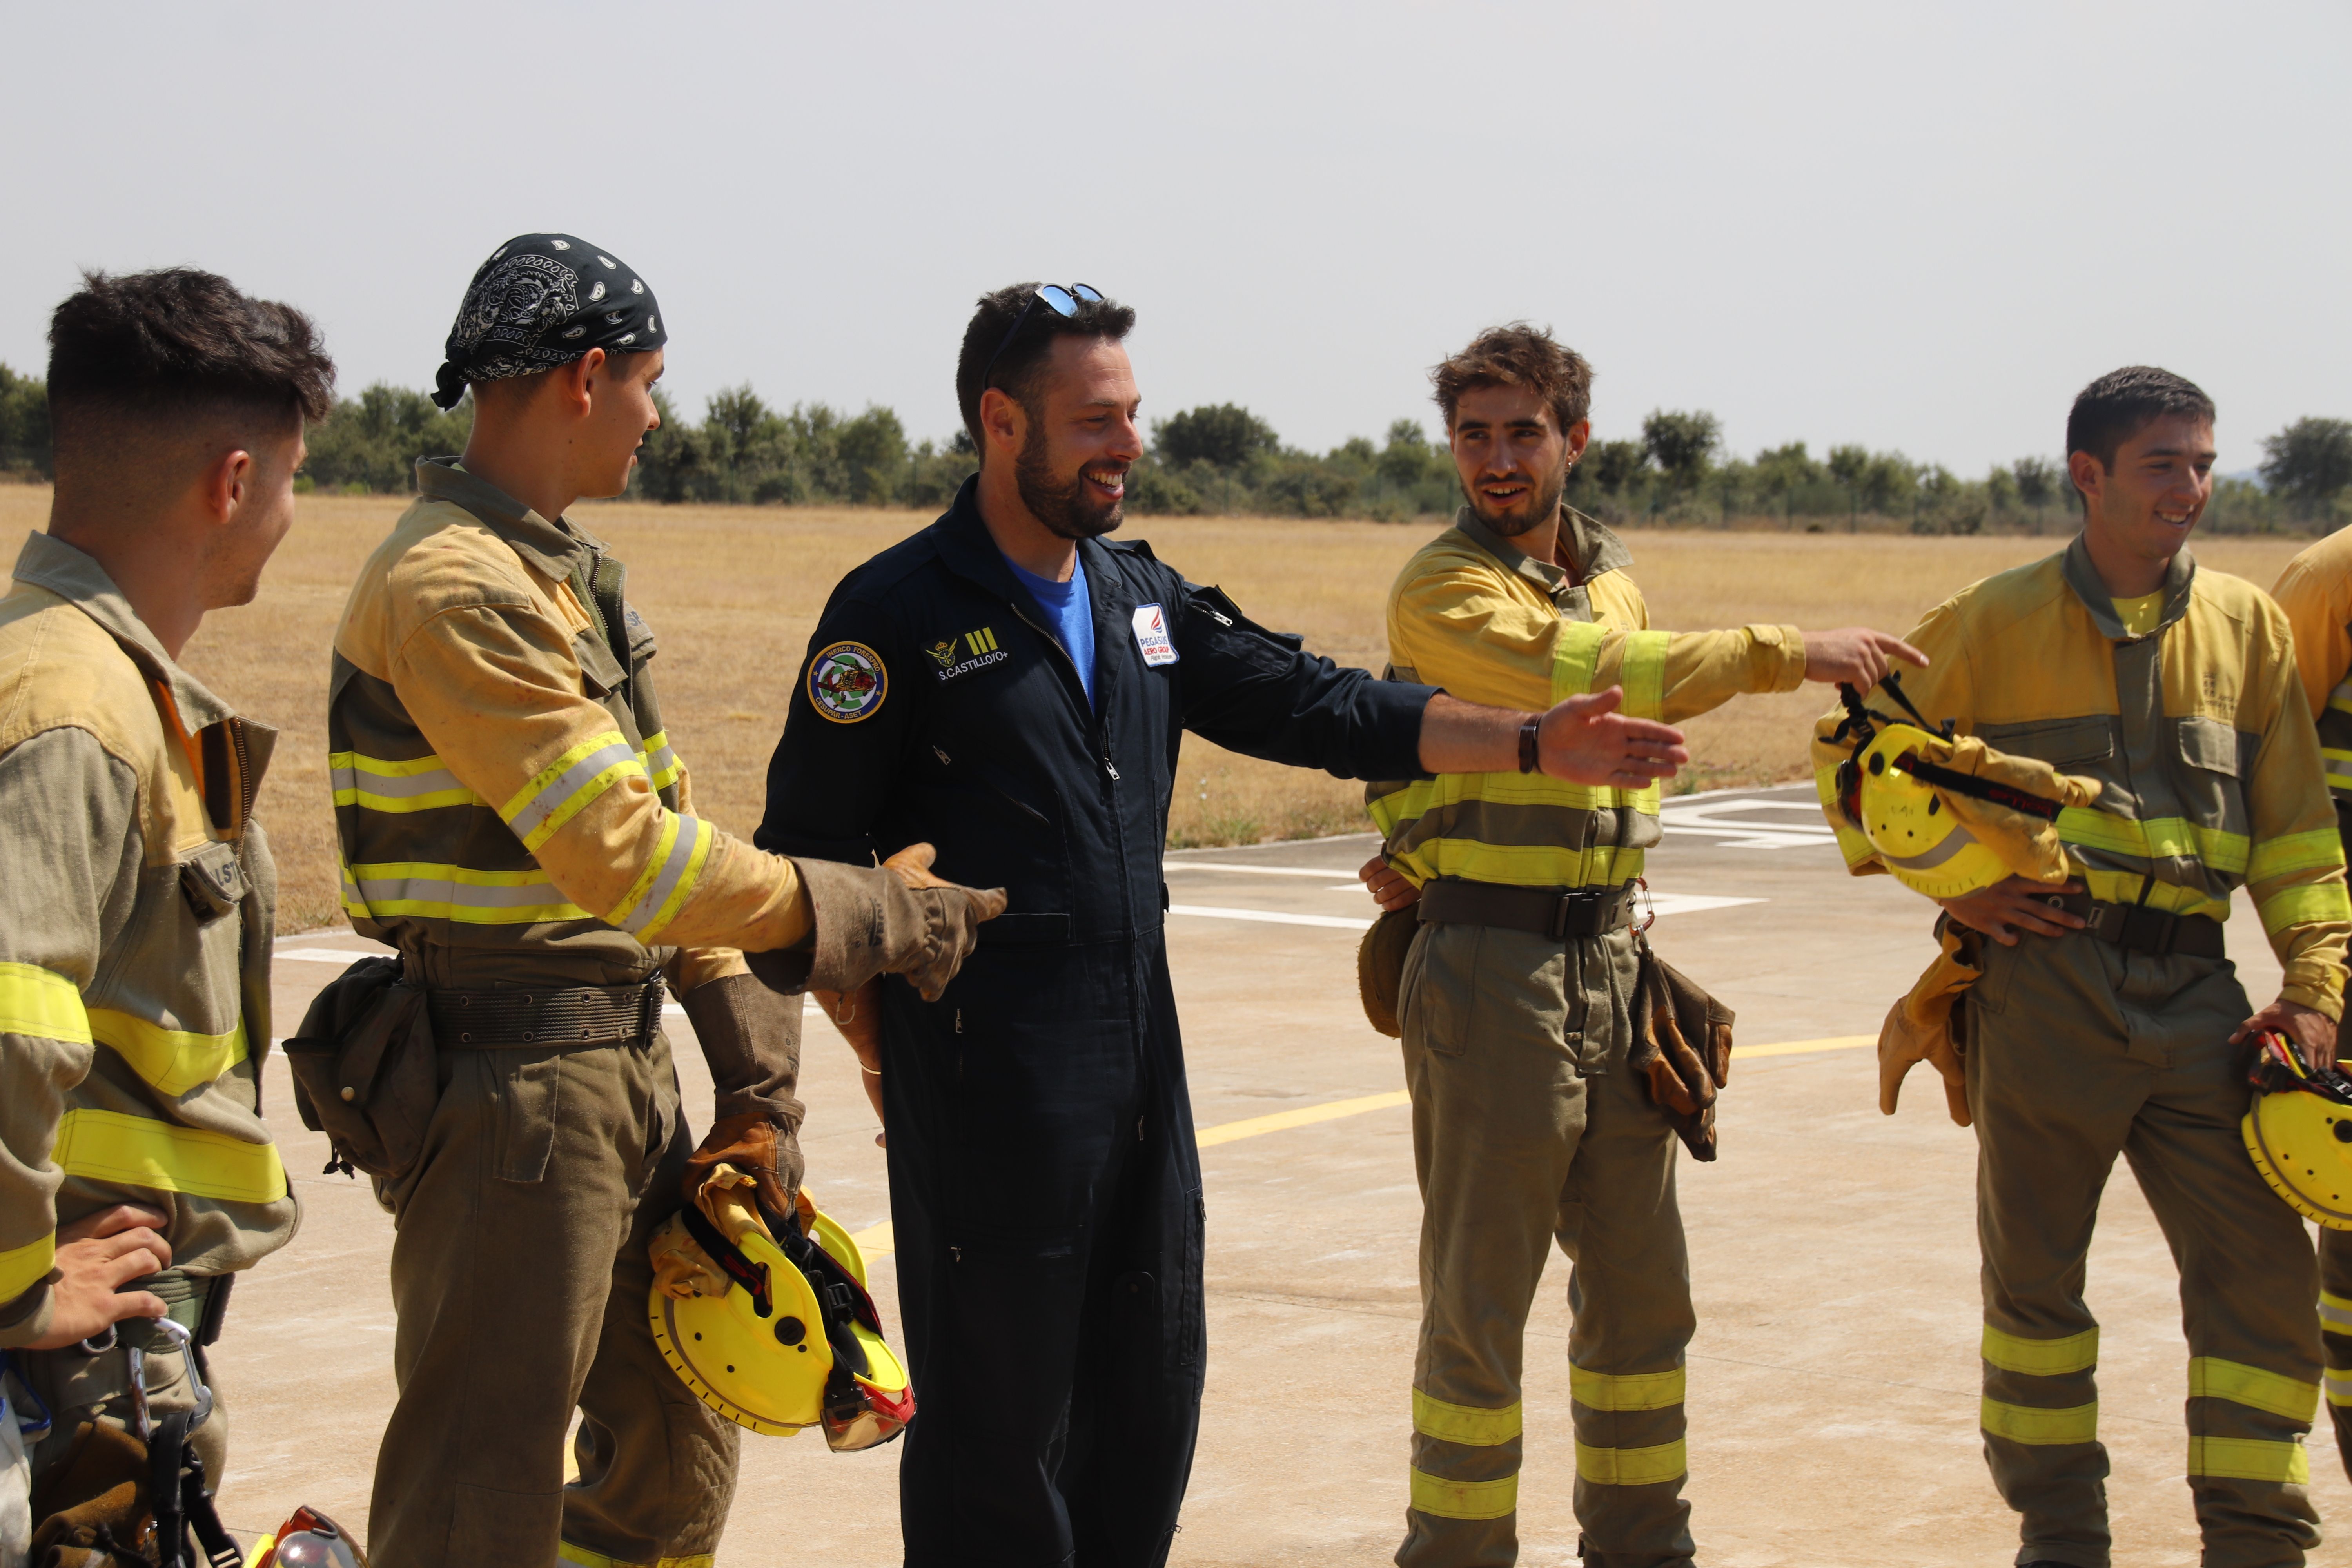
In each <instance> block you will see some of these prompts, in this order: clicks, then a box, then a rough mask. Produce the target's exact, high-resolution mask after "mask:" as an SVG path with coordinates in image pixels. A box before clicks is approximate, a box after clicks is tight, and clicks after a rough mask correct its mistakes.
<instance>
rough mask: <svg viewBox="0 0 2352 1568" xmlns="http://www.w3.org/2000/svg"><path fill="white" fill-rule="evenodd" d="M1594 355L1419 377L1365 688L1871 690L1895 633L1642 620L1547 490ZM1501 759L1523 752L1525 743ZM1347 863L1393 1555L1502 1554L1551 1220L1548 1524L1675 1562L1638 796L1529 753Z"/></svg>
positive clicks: (1545, 346) (1631, 1561)
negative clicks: (1429, 523) (1570, 1415)
mask: <svg viewBox="0 0 2352 1568" xmlns="http://www.w3.org/2000/svg"><path fill="white" fill-rule="evenodd" d="M1436 383H1437V393H1438V402H1439V405H1440V406H1441V407H1442V408H1443V409H1444V414H1445V417H1446V427H1447V431H1448V434H1449V436H1450V437H1451V439H1452V443H1453V448H1454V457H1455V460H1456V463H1457V466H1458V467H1459V468H1460V471H1461V475H1462V482H1463V488H1464V490H1465V494H1466V495H1467V497H1468V499H1469V505H1468V507H1467V508H1466V509H1465V510H1464V511H1463V512H1462V514H1461V515H1460V517H1459V518H1458V519H1457V520H1456V522H1455V525H1454V527H1453V528H1452V529H1449V530H1448V531H1445V532H1444V533H1443V534H1441V535H1439V536H1438V538H1437V539H1436V540H1435V541H1433V542H1431V543H1430V544H1429V545H1427V546H1426V547H1424V548H1423V550H1422V551H1421V552H1419V553H1418V554H1416V555H1415V556H1414V557H1413V558H1412V561H1411V562H1410V563H1407V565H1406V567H1405V569H1404V571H1403V572H1402V574H1400V575H1399V576H1398V578H1397V582H1396V585H1395V587H1394V588H1393V589H1392V590H1391V595H1390V599H1389V607H1388V628H1389V650H1390V651H1389V658H1390V664H1391V671H1390V673H1391V677H1392V678H1393V679H1401V680H1417V681H1422V682H1425V683H1428V684H1431V685H1434V686H1440V687H1443V688H1444V689H1446V690H1447V691H1449V692H1451V693H1452V694H1454V696H1456V697H1460V698H1463V699H1465V700H1469V701H1474V702H1486V703H1494V704H1498V705H1501V706H1504V707H1511V708H1518V709H1523V710H1524V709H1535V710H1541V709H1544V708H1546V707H1549V705H1551V704H1552V703H1554V702H1556V701H1559V700H1561V699H1562V698H1565V697H1568V696H1571V695H1575V694H1578V693H1582V692H1590V691H1602V690H1606V689H1609V688H1611V687H1620V688H1622V690H1623V694H1624V699H1623V700H1624V704H1625V710H1626V711H1627V712H1628V713H1629V714H1632V715H1633V716H1636V717H1642V718H1649V719H1662V720H1664V721H1669V722H1672V721H1677V720H1680V719H1683V718H1686V717H1689V716H1690V715H1693V714H1697V713H1704V712H1706V710H1709V709H1711V708H1715V707H1717V706H1719V705H1720V704H1722V703H1723V702H1725V701H1727V700H1729V699H1731V698H1732V697H1734V696H1737V695H1738V694H1739V693H1742V692H1749V691H1788V690H1793V689H1796V687H1797V686H1799V685H1800V684H1801V682H1802V681H1803V680H1804V679H1806V678H1807V677H1808V676H1809V675H1811V677H1812V678H1813V679H1852V678H1854V677H1855V676H1857V675H1858V676H1861V677H1864V678H1866V679H1872V680H1875V679H1877V678H1878V675H1879V673H1881V672H1882V671H1884V670H1885V668H1886V662H1885V661H1886V658H1887V657H1888V655H1889V653H1890V652H1896V653H1899V652H1901V651H1903V650H1902V647H1901V645H1900V644H1898V643H1896V642H1895V639H1893V638H1891V637H1880V636H1879V635H1878V634H1876V633H1871V632H1860V631H1849V632H1833V633H1828V634H1822V635H1821V636H1820V637H1815V638H1808V637H1805V636H1803V635H1801V634H1800V633H1799V632H1798V631H1797V629H1796V628H1795V627H1793V626H1748V627H1745V628H1743V629H1740V630H1737V631H1721V632H1704V633H1696V634H1689V635H1685V634H1677V633H1670V632H1658V631H1651V630H1649V629H1648V627H1649V612H1648V608H1647V606H1646V605H1644V604H1643V598H1642V594H1641V590H1640V589H1639V588H1638V587H1636V586H1635V585H1634V584H1633V579H1632V578H1631V577H1630V576H1628V575H1627V574H1626V573H1625V570H1624V568H1625V567H1626V566H1627V565H1628V564H1629V563H1630V557H1629V556H1628V555H1627V553H1626V552H1625V549H1624V547H1623V545H1622V544H1621V543H1620V542H1618V540H1617V539H1616V537H1615V536H1614V535H1612V533H1611V532H1610V531H1608V530H1607V529H1605V528H1603V527H1601V525H1600V524H1599V523H1596V522H1594V521H1591V519H1589V518H1586V517H1583V516H1581V515H1580V514H1579V513H1577V512H1575V511H1573V510H1570V509H1568V508H1566V507H1564V506H1562V505H1561V504H1560V492H1561V489H1562V486H1563V484H1564V482H1565V479H1566V477H1567V471H1568V468H1569V466H1570V463H1572V462H1573V461H1574V459H1575V458H1576V456H1577V455H1578V454H1579V453H1580V451H1581V450H1582V448H1583V446H1584V443H1585V438H1586V437H1587V435H1588V434H1589V430H1590V426H1589V425H1588V424H1587V422H1586V418H1585V415H1586V409H1587V407H1588V405H1589V402H1590V389H1591V370H1590V368H1589V367H1588V366H1587V365H1586V364H1585V363H1584V361H1583V360H1582V359H1581V358H1580V356H1578V355H1576V354H1575V353H1571V352H1570V351H1569V350H1568V349H1566V348H1564V347H1562V346H1561V345H1560V344H1559V343H1557V342H1554V341H1553V340H1552V338H1551V337H1550V335H1549V333H1545V332H1540V331H1533V330H1530V329H1528V328H1524V327H1509V328H1501V329H1496V330H1495V331H1488V332H1486V333H1485V334H1483V335H1482V336H1481V337H1479V338H1478V339H1477V340H1476V341H1475V342H1473V343H1472V344H1471V345H1470V346H1469V347H1468V348H1467V349H1465V351H1464V352H1463V353H1460V354H1457V355H1455V356H1454V358H1453V359H1451V360H1449V361H1447V362H1446V363H1444V364H1443V365H1441V366H1439V367H1438V371H1437V373H1436ZM1523 760H1524V759H1523ZM1367 800H1368V802H1369V804H1370V810H1371V815H1372V819H1373V821H1374V822H1375V823H1376V824H1378V826H1379V827H1380V829H1381V834H1382V837H1383V840H1384V842H1383V845H1382V858H1381V861H1380V862H1375V863H1374V865H1372V866H1368V867H1367V868H1365V871H1366V878H1367V880H1368V881H1370V882H1371V884H1372V890H1373V892H1374V894H1375V896H1376V897H1378V898H1380V899H1381V902H1382V903H1383V904H1384V905H1385V906H1387V907H1391V908H1396V907H1402V905H1403V904H1404V903H1406V902H1408V901H1411V900H1412V898H1413V891H1412V889H1415V888H1417V889H1419V894H1418V898H1419V910H1420V921H1421V925H1420V930H1419V932H1418V934H1417V935H1416V937H1415V938H1414V941H1413V943H1412V949H1411V951H1410V952H1409V953H1408V955H1407V957H1406V960H1405V967H1404V972H1403V977H1402V986H1401V989H1400V1001H1401V1004H1402V1005H1401V1009H1400V1013H1399V1018H1400V1021H1401V1023H1402V1027H1403V1049H1404V1062H1405V1078H1406V1083H1407V1086H1408V1088H1409V1089H1410V1090H1411V1093H1412V1112H1413V1115H1412V1126H1413V1154H1414V1161H1415V1165H1416V1170H1417V1173H1418V1175H1419V1178H1420V1183H1421V1189H1422V1198H1423V1219H1422V1233H1421V1286H1422V1302H1423V1308H1422V1326H1421V1340H1420V1347H1419V1350H1418V1352H1417V1353H1416V1356H1415V1358H1414V1364H1413V1385H1412V1425H1413V1440H1412V1478H1411V1483H1412V1485H1411V1497H1412V1502H1411V1509H1410V1511H1409V1512H1408V1513H1407V1515H1406V1535H1405V1539H1404V1542H1403V1544H1402V1546H1400V1547H1399V1548H1398V1551H1397V1554H1396V1561H1397V1562H1398V1563H1399V1564H1401V1565H1402V1568H1485V1565H1488V1564H1495V1565H1502V1564H1507V1563H1513V1562H1515V1561H1516V1560H1517V1550H1518V1548H1517V1517H1516V1509H1517V1494H1518V1469H1519V1447H1520V1445H1519V1434H1520V1417H1519V1383H1520V1366H1521V1348H1522V1336H1523V1334H1524V1331H1525V1329H1526V1324H1527V1315H1528V1308H1529V1306H1530V1304H1531V1303H1532V1302H1533V1300H1534V1298H1535V1290H1536V1286H1537V1282H1538V1279H1539V1277H1540V1276H1541V1274H1542V1272H1543V1267H1544V1263H1545V1260H1546V1258H1547V1256H1548V1255H1549V1251H1550V1248H1551V1246H1552V1243H1553V1241H1554V1240H1555V1239H1557V1240H1558V1242H1559V1247H1560V1248H1561V1250H1562V1251H1563V1252H1565V1253H1566V1254H1567V1255H1568V1257H1569V1258H1570V1262H1571V1264H1572V1265H1573V1271H1572V1272H1571V1274H1570V1281H1569V1301H1570V1308H1571V1310H1573V1311H1574V1313H1575V1327H1574V1330H1573V1331H1572V1333H1571V1336H1570V1342H1569V1361H1570V1365H1571V1368H1572V1371H1571V1380H1572V1386H1573V1389H1574V1401H1575V1421H1576V1433H1577V1444H1576V1456H1577V1460H1576V1468H1577V1479H1576V1494H1575V1495H1576V1514H1577V1518H1578V1520H1579V1521H1580V1523H1581V1525H1582V1527H1583V1531H1584V1553H1585V1556H1584V1561H1585V1562H1586V1563H1587V1564H1588V1565H1590V1568H1603V1565H1606V1568H1675V1565H1680V1564H1686V1563H1689V1562H1690V1560H1691V1553H1692V1552H1693V1550H1694V1548H1693V1544H1692V1538H1691V1533H1690V1529H1689V1524H1688V1518H1689V1512H1690V1509H1689V1505H1688V1504H1687V1503H1685V1501H1684V1500H1682V1486H1683V1478H1684V1471H1685V1461H1684V1447H1683V1430H1684V1426H1683V1353H1684V1347H1685V1345H1686V1344H1687V1343H1688V1342H1689V1340H1690V1336H1691V1331H1692V1329H1693V1327H1694V1317H1693V1313H1692V1308H1691V1298H1690V1270H1689V1264H1688V1259H1687V1257H1686V1254H1685V1247H1684V1239H1683V1229H1682V1222H1681V1217H1680V1215H1679V1212H1678V1211H1677V1209H1676V1206H1675V1160H1676V1152H1675V1151H1676V1140H1675V1131H1674V1127H1673V1125H1672V1123H1671V1122H1670V1121H1668V1119H1667V1117H1666V1115H1665V1114H1664V1112H1662V1111H1661V1110H1659V1109H1658V1108H1657V1107H1656V1106H1655V1105H1654V1104H1652V1103H1651V1102H1650V1100H1649V1098H1648V1094H1647V1091H1646V1089H1645V1088H1644V1087H1643V1082H1642V1080H1641V1079H1640V1078H1639V1076H1638V1075H1637V1074H1635V1073H1633V1072H1631V1071H1628V1070H1627V1068H1626V1052H1627V1047H1628V1044H1629V1039H1630V1035H1631V1027H1632V1025H1631V1020H1630V1018H1629V1016H1628V1012H1627V1002H1628V998H1629V996H1630V994H1631V993H1632V990H1633V980H1634V970H1635V953H1634V946H1633V931H1632V928H1631V923H1630V922H1631V918H1632V913H1633V911H1632V907H1631V906H1632V900H1631V899H1630V896H1629V895H1630V893H1631V890H1632V883H1633V879H1634V878H1635V877H1637V876H1639V875H1640V874H1641V870H1642V857H1643V851H1644V850H1645V849H1646V848H1647V847H1649V846H1651V845H1654V844H1655V843H1656V842H1657V841H1658V837H1659V827H1658V797H1657V790H1656V786H1655V785H1651V786H1649V787H1648V788H1644V789H1639V790H1619V789H1614V788H1611V787H1607V786H1585V785H1579V784H1567V783H1563V782H1559V781H1557V780H1553V779H1549V778H1544V777H1541V776H1539V775H1537V774H1534V773H1532V772H1531V771H1528V770H1524V769H1523V770H1522V771H1521V772H1518V773H1443V774H1440V775H1438V776H1437V777H1435V778H1433V779H1424V780H1422V781H1420V782H1417V783H1395V784H1372V785H1370V786H1369V787H1368V789H1367Z"/></svg>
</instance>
